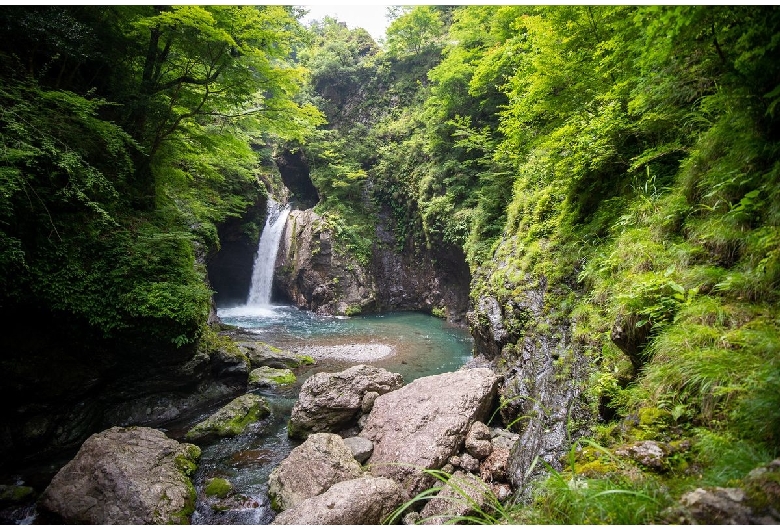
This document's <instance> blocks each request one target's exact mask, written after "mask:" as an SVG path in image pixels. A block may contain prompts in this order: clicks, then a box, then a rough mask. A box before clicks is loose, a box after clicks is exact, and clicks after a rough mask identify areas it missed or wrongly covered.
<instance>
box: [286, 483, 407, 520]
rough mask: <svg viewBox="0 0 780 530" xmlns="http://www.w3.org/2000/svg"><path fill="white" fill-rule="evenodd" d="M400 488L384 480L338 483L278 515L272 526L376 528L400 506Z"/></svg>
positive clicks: (402, 495) (403, 498)
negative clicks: (324, 525) (333, 525)
mask: <svg viewBox="0 0 780 530" xmlns="http://www.w3.org/2000/svg"><path fill="white" fill-rule="evenodd" d="M405 500H406V496H405V495H404V492H403V490H402V488H401V487H400V486H399V485H398V484H397V483H396V482H394V481H392V480H390V479H387V478H377V477H361V478H357V479H353V480H347V481H344V482H339V483H337V484H334V485H333V486H331V487H330V488H329V489H328V490H327V491H325V492H324V493H322V494H320V495H317V496H315V497H312V498H310V499H306V500H304V501H303V502H301V503H300V504H298V505H297V506H296V507H295V508H293V509H291V510H287V511H284V512H282V513H280V514H279V515H278V516H277V517H276V519H275V520H274V522H273V523H272V524H275V525H315V524H316V525H322V524H349V525H369V524H370V525H376V524H380V523H382V521H383V520H384V519H385V518H386V517H387V516H388V515H390V514H391V513H392V512H393V511H394V510H395V509H396V508H397V507H398V506H400V505H401V504H403V503H404V502H405Z"/></svg>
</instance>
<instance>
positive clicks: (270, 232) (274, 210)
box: [247, 199, 290, 306]
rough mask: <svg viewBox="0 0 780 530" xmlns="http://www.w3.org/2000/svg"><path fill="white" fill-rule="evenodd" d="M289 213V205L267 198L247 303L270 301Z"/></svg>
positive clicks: (259, 304) (265, 302) (254, 304)
mask: <svg viewBox="0 0 780 530" xmlns="http://www.w3.org/2000/svg"><path fill="white" fill-rule="evenodd" d="M289 214H290V206H289V205H284V206H283V205H281V204H279V203H278V202H276V201H274V200H272V199H268V212H267V214H266V220H265V227H264V228H263V233H262V234H261V235H260V243H259V244H258V245H257V256H255V263H254V265H253V267H252V285H251V286H250V287H249V297H248V299H247V305H250V306H267V305H269V304H270V303H271V284H272V281H273V279H274V264H275V263H276V254H277V252H278V251H279V240H280V239H281V238H282V232H284V225H285V224H286V223H287V216H288V215H289Z"/></svg>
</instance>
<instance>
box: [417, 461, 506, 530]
mask: <svg viewBox="0 0 780 530" xmlns="http://www.w3.org/2000/svg"><path fill="white" fill-rule="evenodd" d="M491 494H492V490H491V489H490V488H489V487H488V486H487V485H486V484H485V483H484V482H482V480H480V478H479V477H477V476H475V475H473V474H471V473H464V472H463V471H456V472H455V474H454V475H452V476H451V477H450V478H449V480H448V481H447V484H445V485H444V487H443V488H441V490H439V492H438V493H437V494H436V496H435V497H434V498H433V499H431V500H430V501H428V503H427V504H426V505H425V507H424V508H423V509H422V511H421V512H420V518H421V523H422V524H435V525H443V524H447V522H448V521H450V520H452V519H453V518H456V517H464V516H468V515H474V514H476V513H477V510H478V509H479V510H483V509H484V508H486V507H487V505H488V501H489V499H490V498H491V497H492V495H491Z"/></svg>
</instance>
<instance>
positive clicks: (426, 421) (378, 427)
mask: <svg viewBox="0 0 780 530" xmlns="http://www.w3.org/2000/svg"><path fill="white" fill-rule="evenodd" d="M498 382H499V377H498V376H497V375H496V374H495V373H494V372H493V371H492V370H490V369H487V368H475V369H471V370H460V371H457V372H451V373H446V374H440V375H434V376H429V377H421V378H420V379H417V380H415V381H413V382H412V383H410V384H408V385H407V386H405V387H403V388H401V389H400V390H396V391H395V392H391V393H389V394H385V395H382V396H379V397H378V398H377V399H376V401H375V403H374V407H373V409H372V410H371V414H370V415H369V416H368V419H367V420H366V423H365V427H364V429H363V431H362V432H361V436H362V437H364V438H368V439H369V440H371V441H372V442H374V452H373V454H372V455H371V458H369V460H368V464H369V465H370V466H371V473H372V474H374V475H376V476H385V477H388V478H392V479H394V480H396V481H397V482H399V483H401V484H402V485H403V487H404V489H405V491H406V492H407V494H408V495H409V496H410V497H411V496H414V495H416V494H417V493H419V492H421V491H422V490H424V489H425V488H427V487H429V486H430V485H431V484H432V483H433V478H432V477H430V476H429V475H427V474H425V473H423V469H440V468H441V467H442V466H443V465H444V464H446V463H447V461H448V459H449V458H450V457H451V456H453V455H455V454H456V453H457V452H458V451H459V449H460V448H461V447H462V444H463V442H464V440H465V437H466V433H467V432H468V430H469V428H470V427H471V425H472V424H473V423H474V422H475V421H477V420H479V421H482V420H485V419H486V418H487V415H488V414H489V413H490V410H491V409H492V407H493V404H494V401H495V397H496V388H497V386H498ZM399 463H400V464H403V465H398V464H399Z"/></svg>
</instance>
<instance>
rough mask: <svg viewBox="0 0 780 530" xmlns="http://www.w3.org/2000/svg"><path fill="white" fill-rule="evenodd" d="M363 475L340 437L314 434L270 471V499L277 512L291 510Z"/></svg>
mask: <svg viewBox="0 0 780 530" xmlns="http://www.w3.org/2000/svg"><path fill="white" fill-rule="evenodd" d="M361 474H362V470H361V469H360V464H358V463H357V460H355V458H354V457H353V456H352V451H350V450H349V448H348V447H347V446H346V445H345V444H344V440H342V439H341V437H340V436H338V435H336V434H329V433H317V434H312V435H311V436H309V437H308V438H307V439H306V441H305V442H303V443H302V444H301V445H299V446H298V447H296V448H295V449H293V450H292V451H291V452H290V455H289V456H288V457H287V458H285V459H284V460H282V462H281V463H280V464H279V465H278V466H277V467H276V468H275V469H274V470H273V471H271V475H270V476H269V477H268V496H269V497H270V498H271V506H272V507H273V508H274V509H275V510H289V509H290V508H293V507H295V506H296V505H298V504H300V503H301V502H303V501H304V500H306V499H309V498H311V497H314V496H315V495H319V494H320V493H323V492H324V491H326V490H327V489H328V488H329V487H331V486H332V485H333V484H336V483H337V482H342V481H344V480H350V479H353V478H358V477H359V476H360V475H361Z"/></svg>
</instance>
